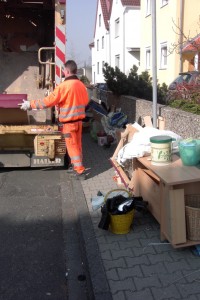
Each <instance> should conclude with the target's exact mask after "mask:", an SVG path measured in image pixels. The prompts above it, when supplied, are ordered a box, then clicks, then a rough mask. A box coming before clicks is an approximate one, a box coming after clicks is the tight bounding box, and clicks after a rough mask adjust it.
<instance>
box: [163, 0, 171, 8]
mask: <svg viewBox="0 0 200 300" xmlns="http://www.w3.org/2000/svg"><path fill="white" fill-rule="evenodd" d="M168 2H169V0H161V7H162V6H165V5H167V4H168Z"/></svg>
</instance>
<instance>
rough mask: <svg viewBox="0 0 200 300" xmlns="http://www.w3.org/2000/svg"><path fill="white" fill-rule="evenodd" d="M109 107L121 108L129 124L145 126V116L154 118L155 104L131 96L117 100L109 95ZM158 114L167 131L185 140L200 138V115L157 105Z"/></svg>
mask: <svg viewBox="0 0 200 300" xmlns="http://www.w3.org/2000/svg"><path fill="white" fill-rule="evenodd" d="M107 105H108V106H109V107H111V106H112V105H114V106H115V107H116V108H118V107H121V110H122V112H124V113H125V114H126V115H127V116H128V122H129V123H134V122H138V123H139V124H140V125H143V117H144V116H147V115H149V116H153V103H152V102H151V101H147V100H143V99H137V98H135V97H131V96H120V97H118V98H116V97H115V96H113V95H112V94H111V93H107ZM157 113H158V115H159V116H162V117H164V118H165V120H166V124H165V129H166V130H171V131H173V132H175V133H177V134H179V135H180V136H182V137H183V138H189V137H193V138H200V115H195V114H192V113H188V112H184V111H182V110H179V109H175V108H171V107H168V106H165V105H161V104H157Z"/></svg>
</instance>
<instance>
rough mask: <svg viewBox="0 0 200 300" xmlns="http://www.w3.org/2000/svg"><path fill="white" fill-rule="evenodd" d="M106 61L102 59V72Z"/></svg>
mask: <svg viewBox="0 0 200 300" xmlns="http://www.w3.org/2000/svg"><path fill="white" fill-rule="evenodd" d="M103 67H104V61H102V73H103Z"/></svg>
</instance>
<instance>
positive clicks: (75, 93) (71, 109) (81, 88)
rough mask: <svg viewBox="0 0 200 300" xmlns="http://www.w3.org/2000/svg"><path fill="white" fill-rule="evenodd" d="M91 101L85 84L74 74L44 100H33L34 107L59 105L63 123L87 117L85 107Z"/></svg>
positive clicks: (41, 107)
mask: <svg viewBox="0 0 200 300" xmlns="http://www.w3.org/2000/svg"><path fill="white" fill-rule="evenodd" d="M88 102H89V99H88V93H87V90H86V87H85V85H84V84H83V83H82V82H81V81H80V80H79V79H78V77H77V76H75V75H73V76H70V77H68V78H66V79H65V81H63V82H62V83H61V84H59V85H58V86H57V87H56V88H55V89H54V91H53V92H52V93H51V94H50V95H49V96H47V97H45V98H44V99H43V100H32V101H31V102H30V104H31V108H32V109H45V108H47V107H51V106H56V105H57V106H58V107H59V110H60V113H59V121H60V122H61V123H66V122H74V121H78V120H82V119H84V118H85V107H86V106H87V104H88Z"/></svg>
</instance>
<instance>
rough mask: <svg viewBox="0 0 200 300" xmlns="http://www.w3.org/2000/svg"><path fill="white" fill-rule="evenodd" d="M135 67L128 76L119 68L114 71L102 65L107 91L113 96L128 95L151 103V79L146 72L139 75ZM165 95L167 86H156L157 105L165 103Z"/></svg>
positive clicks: (106, 65)
mask: <svg viewBox="0 0 200 300" xmlns="http://www.w3.org/2000/svg"><path fill="white" fill-rule="evenodd" d="M137 71H138V68H137V66H135V65H134V66H133V67H132V68H131V70H130V73H129V75H128V76H126V75H125V74H124V73H123V72H121V71H120V69H119V68H117V67H115V69H114V68H113V67H111V66H109V65H108V64H107V63H106V64H105V65H104V68H103V74H104V78H105V81H106V83H107V86H108V89H109V90H110V91H112V92H113V94H114V95H117V96H120V95H130V96H134V97H138V98H143V99H146V100H149V101H152V92H153V88H152V78H151V77H150V75H149V73H148V72H147V71H144V72H142V73H141V74H140V75H138V73H137ZM166 94H167V85H166V84H163V85H162V86H160V85H157V97H158V103H162V104H163V103H165V102H166V101H165V98H166Z"/></svg>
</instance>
